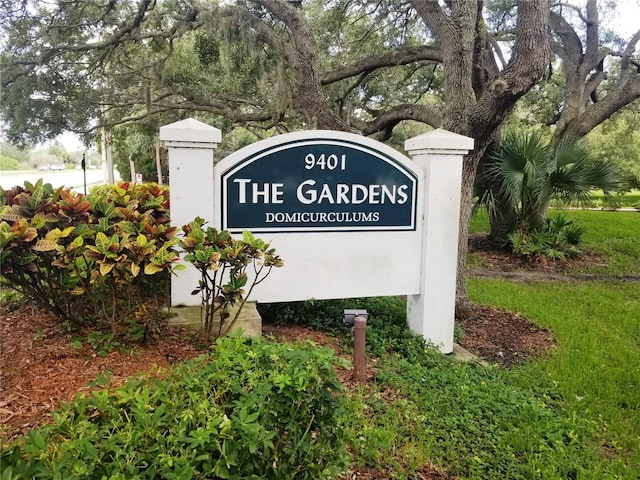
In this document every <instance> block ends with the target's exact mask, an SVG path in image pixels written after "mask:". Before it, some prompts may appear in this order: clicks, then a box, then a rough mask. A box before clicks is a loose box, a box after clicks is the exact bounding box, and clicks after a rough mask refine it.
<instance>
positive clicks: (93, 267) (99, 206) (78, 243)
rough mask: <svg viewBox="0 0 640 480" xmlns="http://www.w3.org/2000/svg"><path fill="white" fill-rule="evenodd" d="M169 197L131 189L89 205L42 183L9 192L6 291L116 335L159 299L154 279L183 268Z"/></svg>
mask: <svg viewBox="0 0 640 480" xmlns="http://www.w3.org/2000/svg"><path fill="white" fill-rule="evenodd" d="M166 195H167V190H166V189H162V188H160V187H158V186H157V185H136V186H131V185H129V184H126V183H125V184H120V185H116V186H109V187H103V188H101V189H98V190H97V191H95V193H92V194H90V195H89V196H86V197H85V196H83V195H80V194H78V193H75V192H71V191H70V190H69V189H64V188H62V187H61V188H57V189H54V188H53V187H52V186H51V185H50V184H43V183H42V180H40V181H38V182H37V183H36V184H35V185H32V184H30V183H28V182H25V186H24V187H20V186H18V187H14V188H13V189H11V190H7V191H3V192H2V199H1V200H2V201H1V203H0V205H1V206H2V209H1V211H0V216H1V218H2V221H1V222H0V247H1V248H2V253H1V254H0V255H1V258H0V263H1V264H2V281H3V283H4V284H6V285H8V286H10V287H11V288H14V289H16V290H18V291H19V292H21V293H22V294H23V295H25V296H26V297H28V298H30V299H32V300H33V301H35V302H37V303H39V304H40V305H41V306H43V307H45V308H47V309H48V310H50V311H51V312H53V313H54V314H56V315H57V316H59V317H60V318H61V319H62V320H65V321H68V322H71V323H72V324H77V323H78V322H80V321H82V320H83V319H85V320H93V321H97V320H98V319H100V318H101V319H102V320H105V319H106V320H109V321H110V324H111V327H112V333H114V334H116V333H117V331H118V329H119V328H120V325H121V322H122V320H123V316H126V315H127V314H128V313H129V312H128V310H129V309H133V311H136V310H137V309H139V308H140V305H139V304H140V303H143V301H142V297H143V294H145V293H149V292H150V291H152V288H151V284H150V283H151V282H150V281H149V278H148V277H149V276H151V275H154V274H161V273H162V274H165V275H166V274H168V273H169V272H170V271H172V270H173V269H175V268H176V266H175V264H174V262H175V261H176V260H177V258H178V256H177V254H176V252H175V246H176V245H177V243H178V239H177V238H175V237H174V235H175V232H176V229H175V228H172V227H170V226H169V224H168V221H169V217H168V198H166ZM141 272H142V274H141ZM157 285H158V284H157V282H156V287H157ZM156 295H157V294H156ZM127 301H128V302H129V303H128V304H127V303H126V302H127ZM117 310H119V311H117ZM133 311H131V314H133ZM145 321H146V320H145Z"/></svg>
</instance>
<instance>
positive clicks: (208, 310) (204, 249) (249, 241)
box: [180, 217, 284, 337]
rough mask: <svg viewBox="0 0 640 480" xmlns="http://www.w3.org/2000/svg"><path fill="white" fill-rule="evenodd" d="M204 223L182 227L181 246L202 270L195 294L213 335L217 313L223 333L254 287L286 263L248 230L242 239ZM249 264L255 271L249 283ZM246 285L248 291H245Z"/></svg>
mask: <svg viewBox="0 0 640 480" xmlns="http://www.w3.org/2000/svg"><path fill="white" fill-rule="evenodd" d="M204 224H205V221H204V219H202V218H200V217H198V218H196V219H195V220H194V221H193V222H190V223H189V224H188V225H185V226H183V227H182V230H183V231H184V237H183V239H182V240H181V241H180V246H181V247H182V248H183V249H184V251H185V252H187V254H186V255H185V256H184V260H185V261H186V262H190V263H191V264H192V265H194V266H195V268H196V269H197V270H198V271H199V272H200V281H199V285H198V288H197V289H195V290H194V291H193V292H192V294H194V295H198V294H200V295H201V296H202V305H203V309H204V312H203V313H204V315H203V319H204V327H205V330H206V333H207V337H210V336H211V333H212V332H211V331H212V328H213V322H214V318H215V316H216V314H217V317H218V319H219V330H218V332H217V335H218V336H222V335H224V334H226V333H227V332H228V331H229V329H230V328H231V327H232V326H233V324H234V323H235V321H236V320H237V319H238V317H239V315H240V312H241V311H242V307H243V306H244V304H245V302H246V301H247V298H248V297H249V295H251V291H252V290H253V287H254V286H256V285H258V284H259V283H261V282H262V281H264V280H265V279H266V278H267V277H268V276H269V273H270V272H271V269H272V268H273V267H281V266H282V265H283V264H284V263H283V261H282V260H281V259H280V257H278V256H277V255H276V253H275V249H274V248H271V246H270V245H269V244H268V243H265V242H264V241H263V240H261V239H259V238H255V237H254V236H253V234H252V233H251V232H249V231H245V232H244V233H243V235H242V239H241V240H236V239H234V238H233V237H232V236H231V234H230V233H229V232H228V231H226V230H223V231H218V230H217V229H216V228H213V227H207V228H204ZM249 266H251V268H252V270H253V276H252V278H251V281H250V283H249V277H248V275H247V268H249ZM247 285H249V287H248V288H249V290H248V292H246V293H245V290H244V287H245V286H247ZM233 306H237V309H236V312H235V316H234V317H233V318H232V319H231V321H230V322H228V325H226V326H225V323H227V322H226V321H227V319H229V318H230V316H231V313H230V311H229V310H230V308H231V307H233Z"/></svg>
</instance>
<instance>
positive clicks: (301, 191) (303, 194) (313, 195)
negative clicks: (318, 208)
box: [296, 180, 318, 205]
mask: <svg viewBox="0 0 640 480" xmlns="http://www.w3.org/2000/svg"><path fill="white" fill-rule="evenodd" d="M315 184H316V181H315V180H305V181H304V182H302V183H301V184H300V185H298V189H297V190H296V195H297V196H298V201H299V202H300V203H304V204H305V205H310V204H312V203H313V202H315V201H316V200H317V198H318V192H316V191H315V190H313V189H310V190H305V187H306V186H313V185H315Z"/></svg>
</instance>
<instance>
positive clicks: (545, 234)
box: [507, 214, 585, 260]
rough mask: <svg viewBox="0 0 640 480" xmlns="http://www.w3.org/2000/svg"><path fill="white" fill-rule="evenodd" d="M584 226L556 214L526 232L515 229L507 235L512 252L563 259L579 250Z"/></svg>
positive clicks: (535, 256)
mask: <svg viewBox="0 0 640 480" xmlns="http://www.w3.org/2000/svg"><path fill="white" fill-rule="evenodd" d="M584 232H585V228H584V227H582V226H580V225H578V224H576V223H574V222H573V221H571V220H568V219H567V218H566V217H565V216H564V215H562V214H557V215H553V216H551V217H548V218H546V219H545V223H544V224H543V225H539V226H535V227H533V228H531V229H530V230H529V231H528V232H527V231H523V230H516V231H515V232H512V233H510V234H509V235H508V237H507V239H508V241H509V246H510V247H511V249H512V251H513V253H515V254H517V255H522V256H524V257H529V258H539V257H546V258H548V259H551V260H563V259H565V258H571V257H576V256H577V255H578V254H579V253H580V250H579V249H578V245H580V243H581V242H582V236H583V235H584Z"/></svg>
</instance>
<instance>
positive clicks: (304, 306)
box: [258, 297, 438, 364]
mask: <svg viewBox="0 0 640 480" xmlns="http://www.w3.org/2000/svg"><path fill="white" fill-rule="evenodd" d="M345 308H357V309H364V310H367V312H368V313H369V319H368V321H367V334H366V349H367V355H371V356H375V357H381V356H383V355H385V354H387V353H397V354H398V355H400V356H402V357H403V358H407V359H410V360H412V361H414V362H416V363H421V364H423V363H425V362H427V361H428V358H429V357H430V356H431V355H432V354H433V353H434V352H437V351H438V350H437V349H436V348H430V347H431V346H430V345H428V344H427V343H426V342H425V340H424V338H423V337H422V336H420V335H416V334H414V333H413V332H411V330H409V326H408V325H407V302H406V299H405V298H401V297H368V298H347V299H339V300H307V301H305V302H283V303H271V304H259V305H258V311H259V312H260V315H261V316H262V318H263V319H264V320H265V321H269V322H274V323H280V324H296V325H304V326H307V327H310V328H315V329H319V330H324V331H327V332H329V333H332V334H335V335H340V336H344V340H345V341H346V342H349V343H352V337H351V335H349V334H348V333H347V332H348V330H347V327H345V326H344V325H343V324H342V313H343V311H344V309H345ZM345 334H346V335H345Z"/></svg>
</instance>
